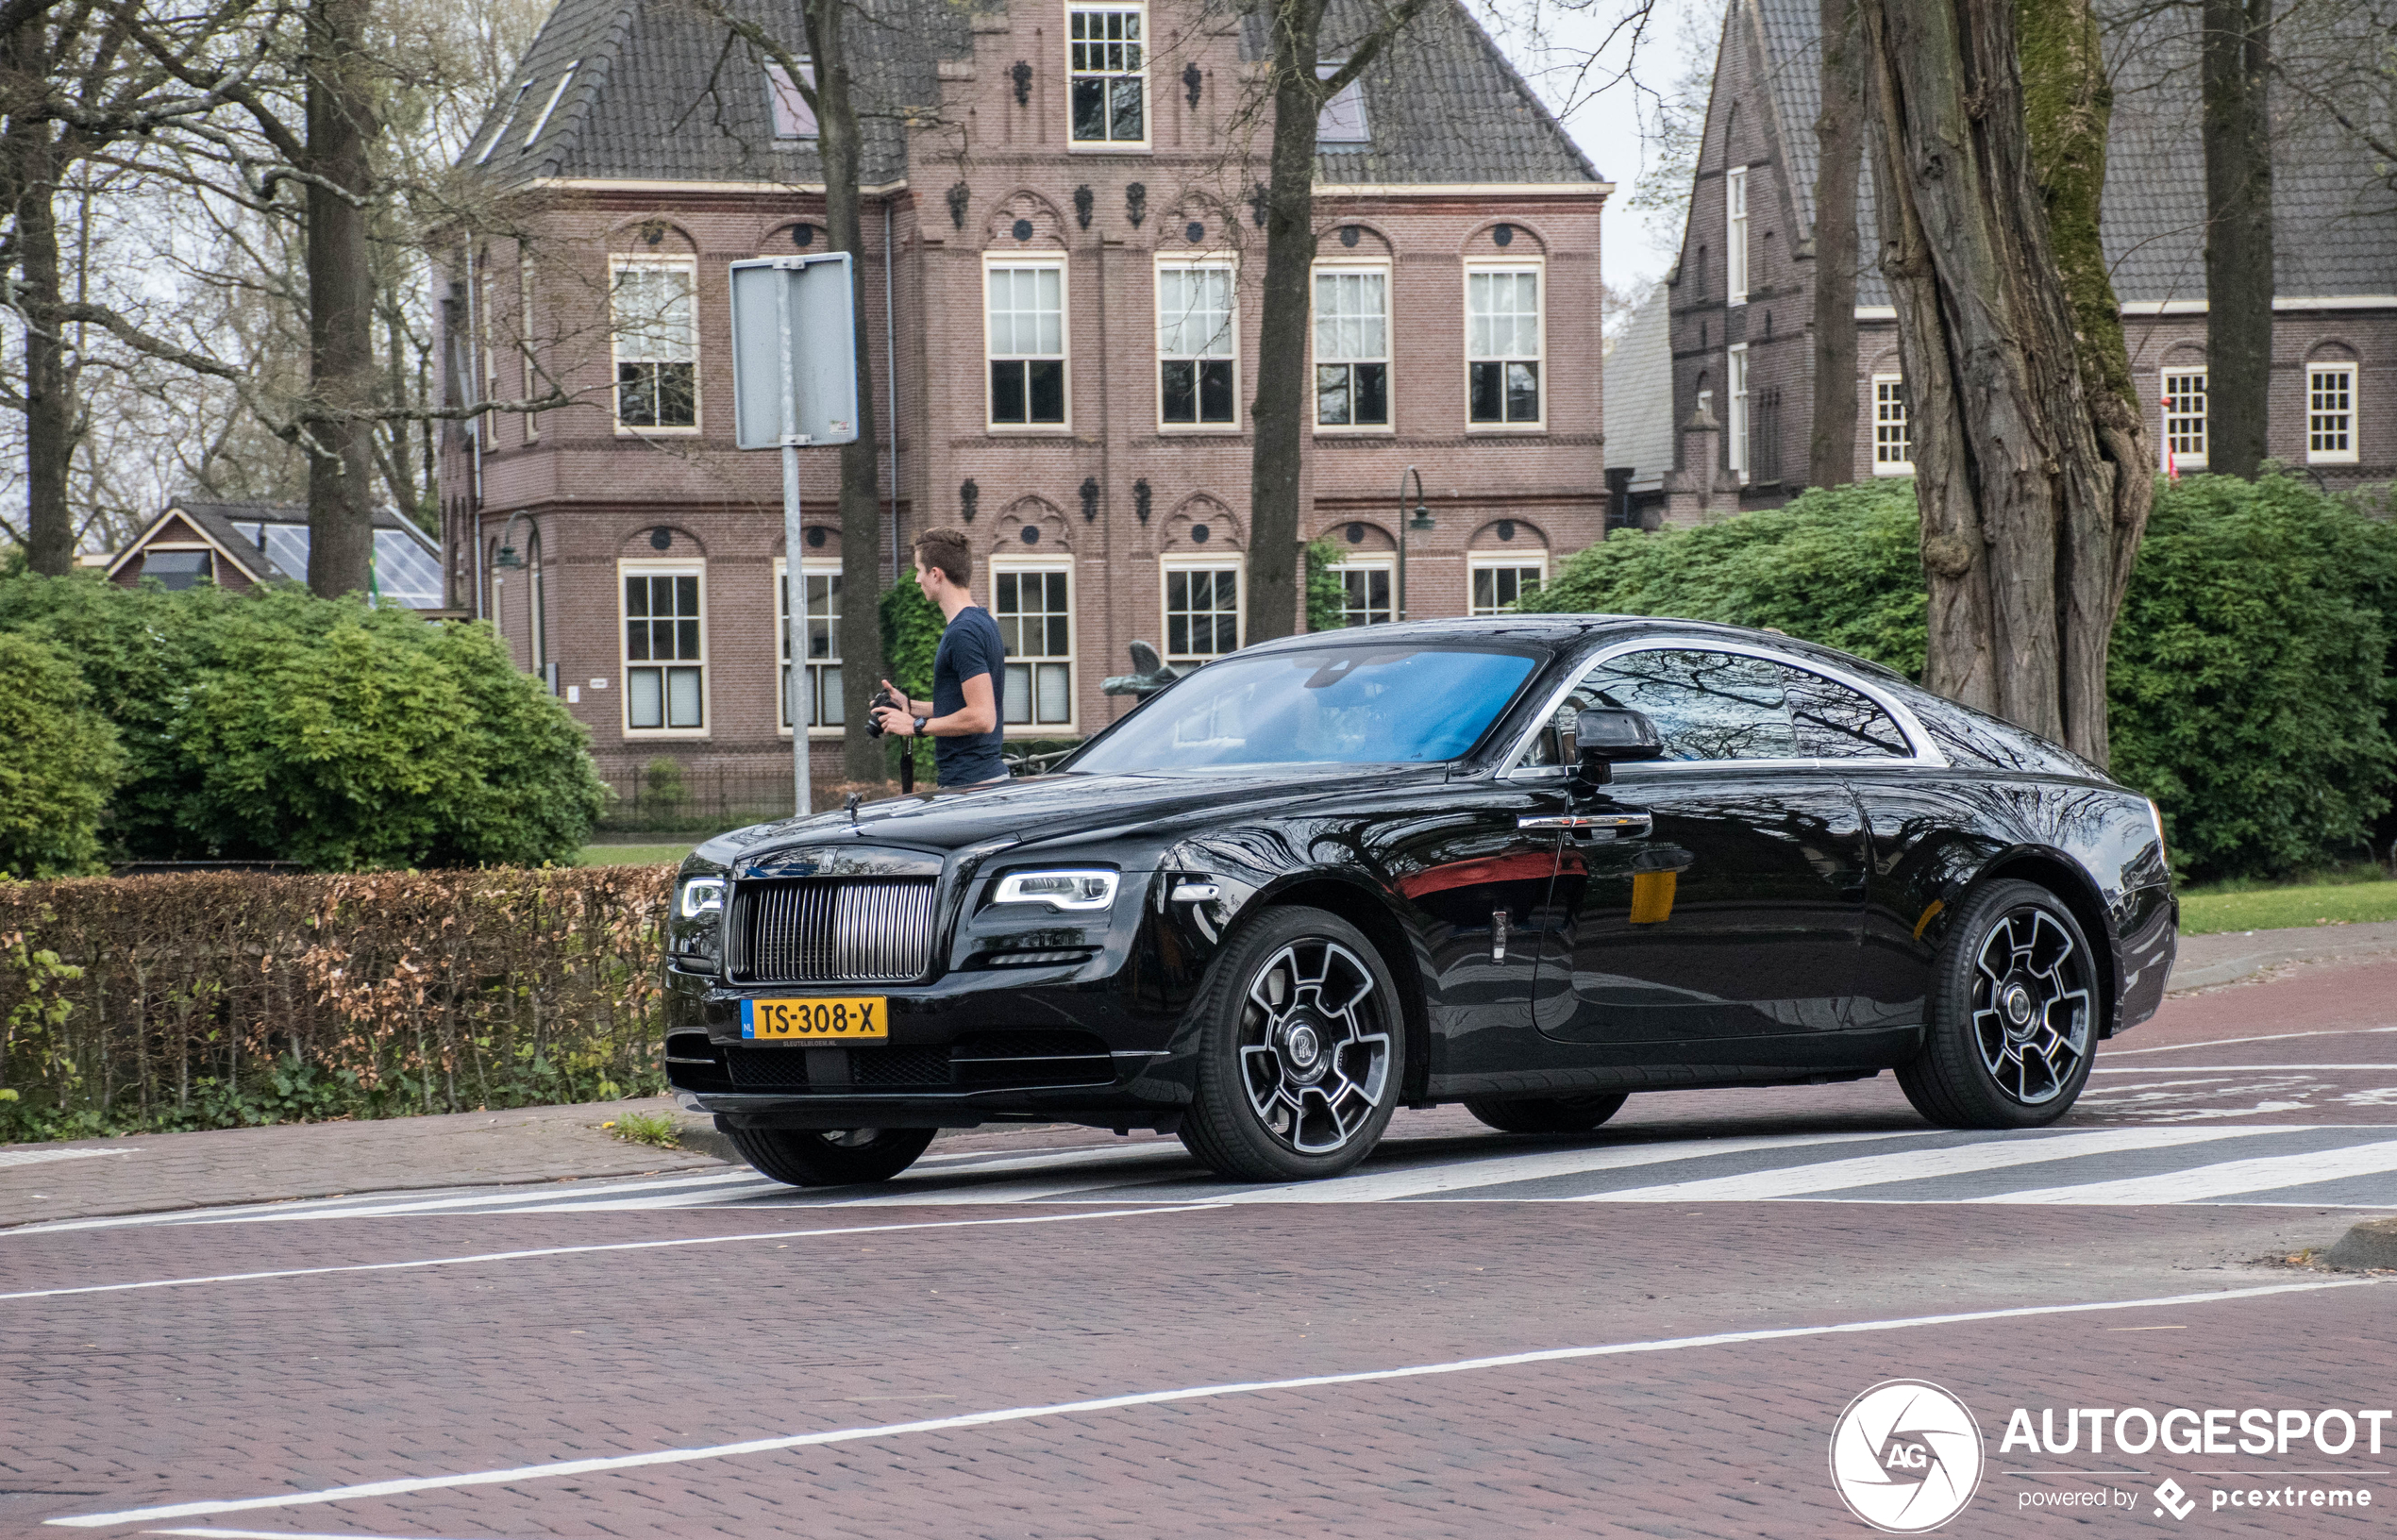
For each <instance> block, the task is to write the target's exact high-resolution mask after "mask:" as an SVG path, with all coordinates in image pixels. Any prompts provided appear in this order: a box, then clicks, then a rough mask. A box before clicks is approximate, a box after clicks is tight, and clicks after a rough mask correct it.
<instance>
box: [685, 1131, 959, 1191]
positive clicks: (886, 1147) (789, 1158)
mask: <svg viewBox="0 0 2397 1540" xmlns="http://www.w3.org/2000/svg"><path fill="white" fill-rule="evenodd" d="M716 1127H717V1128H718V1129H721V1130H723V1131H724V1134H725V1136H726V1137H727V1138H729V1139H730V1140H731V1141H732V1147H733V1148H735V1149H737V1150H739V1151H740V1152H741V1158H742V1159H743V1160H745V1161H746V1162H748V1163H750V1164H751V1165H754V1166H756V1167H757V1168H758V1170H759V1172H760V1173H761V1174H763V1175H764V1176H769V1177H772V1178H773V1179H774V1180H777V1181H780V1182H787V1183H789V1184H790V1185H791V1186H794V1187H846V1186H849V1185H852V1184H854V1183H857V1182H864V1181H888V1180H891V1179H892V1178H893V1177H896V1176H897V1175H898V1174H899V1173H900V1172H902V1171H904V1170H906V1169H907V1168H908V1167H909V1166H911V1165H914V1163H915V1158H916V1157H917V1156H918V1155H921V1154H923V1153H924V1149H925V1147H926V1146H928V1145H930V1143H931V1142H932V1135H933V1134H934V1133H935V1132H937V1131H939V1130H934V1129H735V1128H730V1127H728V1126H727V1125H726V1124H725V1122H724V1121H723V1120H722V1119H721V1118H719V1119H717V1121H716Z"/></svg>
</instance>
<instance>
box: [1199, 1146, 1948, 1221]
mask: <svg viewBox="0 0 2397 1540" xmlns="http://www.w3.org/2000/svg"><path fill="white" fill-rule="evenodd" d="M1939 1131H1940V1130H1936V1129H1922V1130H1901V1131H1899V1132H1896V1133H1819V1134H1757V1135H1753V1136H1751V1137H1747V1138H1738V1139H1679V1140H1674V1141H1672V1142H1670V1143H1668V1144H1645V1145H1601V1146H1599V1147H1596V1148H1582V1149H1551V1150H1542V1151H1540V1152H1539V1153H1537V1154H1533V1155H1499V1156H1493V1157H1492V1158H1490V1159H1488V1160H1482V1161H1450V1162H1446V1163H1441V1164H1439V1165H1430V1166H1416V1167H1413V1168H1410V1169H1408V1170H1404V1171H1379V1172H1369V1173H1367V1174H1366V1175H1364V1176H1361V1177H1333V1178H1331V1179H1329V1180H1323V1181H1294V1182H1291V1183H1289V1184H1287V1185H1285V1186H1273V1187H1244V1188H1242V1189H1241V1190H1240V1191H1238V1192H1236V1193H1229V1194H1226V1195H1225V1196H1224V1197H1220V1198H1217V1199H1216V1200H1215V1201H1217V1202H1220V1203H1227V1204H1230V1203H1386V1202H1389V1201H1391V1200H1392V1199H1394V1198H1403V1197H1423V1196H1425V1195H1426V1194H1430V1193H1452V1192H1457V1191H1460V1190H1463V1189H1466V1188H1472V1187H1496V1186H1500V1185H1501V1184H1503V1183H1507V1182H1516V1181H1540V1180H1546V1179H1548V1178H1551V1177H1575V1176H1580V1175H1582V1174H1583V1173H1584V1172H1588V1171H1614V1170H1619V1169H1621V1168H1622V1167H1624V1166H1631V1165H1659V1164H1663V1163H1666V1162H1668V1161H1697V1160H1703V1159H1705V1158H1706V1157H1707V1156H1710V1155H1738V1154H1744V1153H1746V1152H1748V1151H1750V1150H1758V1149H1811V1148H1813V1147H1816V1146H1818V1145H1844V1144H1854V1143H1856V1142H1857V1141H1859V1140H1867V1139H1928V1138H1932V1137H1934V1136H1936V1134H1937V1133H1938V1132H1939Z"/></svg>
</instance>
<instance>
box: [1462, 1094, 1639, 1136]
mask: <svg viewBox="0 0 2397 1540" xmlns="http://www.w3.org/2000/svg"><path fill="white" fill-rule="evenodd" d="M1629 1099H1630V1097H1629V1096H1626V1095H1625V1094H1624V1093H1622V1092H1620V1091H1600V1092H1594V1093H1592V1094H1590V1095H1588V1096H1529V1097H1518V1098H1516V1099H1513V1100H1508V1101H1490V1100H1484V1099H1483V1098H1480V1097H1474V1096H1468V1097H1467V1098H1466V1102H1465V1110H1466V1111H1467V1112H1468V1113H1472V1114H1473V1115H1474V1116H1475V1117H1478V1118H1480V1119H1481V1120H1482V1121H1483V1122H1484V1123H1486V1124H1488V1125H1489V1126H1490V1127H1491V1128H1494V1129H1496V1130H1499V1131H1500V1133H1586V1132H1587V1131H1588V1130H1591V1129H1594V1128H1596V1127H1598V1126H1599V1125H1600V1124H1601V1123H1603V1122H1605V1121H1606V1120H1607V1119H1608V1118H1610V1117H1613V1116H1614V1115H1615V1114H1616V1113H1618V1112H1620V1111H1621V1110H1622V1107H1623V1103H1624V1102H1625V1101H1627V1100H1629Z"/></svg>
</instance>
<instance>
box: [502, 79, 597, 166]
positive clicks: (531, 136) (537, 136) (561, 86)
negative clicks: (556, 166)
mask: <svg viewBox="0 0 2397 1540" xmlns="http://www.w3.org/2000/svg"><path fill="white" fill-rule="evenodd" d="M581 67H582V66H581V65H580V64H578V63H577V64H569V65H567V66H566V73H565V74H563V75H560V76H558V84H557V86H556V87H555V88H554V89H552V90H551V91H550V92H549V100H547V101H546V102H544V103H542V105H541V116H539V117H537V118H535V119H533V120H532V126H531V127H529V128H528V129H526V130H525V143H524V150H530V149H531V148H532V147H533V146H534V145H535V144H537V143H539V142H541V131H542V130H543V129H545V128H546V127H548V126H549V115H550V114H551V113H553V112H555V111H557V110H558V101H559V98H561V97H562V96H563V95H565V94H566V88H567V87H568V86H571V85H573V84H574V83H575V71H577V70H578V69H580V68H581ZM517 153H519V154H522V153H524V151H523V150H520V151H518V152H517Z"/></svg>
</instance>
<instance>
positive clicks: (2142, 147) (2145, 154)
mask: <svg viewBox="0 0 2397 1540" xmlns="http://www.w3.org/2000/svg"><path fill="white" fill-rule="evenodd" d="M2109 8H2110V7H2108V6H2106V5H2104V4H2101V7H2100V9H2101V12H2104V11H2106V10H2108V9H2109ZM2124 11H2125V19H2123V20H2122V21H2120V23H2119V24H2118V25H2110V26H2109V27H2108V28H2107V30H2106V34H2105V53H2106V68H2107V73H2108V75H2109V77H2110V78H2111V80H2112V82H2113V85H2114V120H2113V127H2112V131H2111V133H2110V134H2109V136H2108V139H2107V146H2106V155H2107V159H2106V168H2105V203H2104V222H2105V223H2104V236H2105V253H2106V258H2107V259H2108V260H2109V262H2111V264H2112V267H2113V277H2114V288H2115V293H2116V294H2117V296H2118V297H2120V299H2121V300H2122V301H2124V302H2125V303H2142V302H2146V303H2153V302H2156V301H2164V300H2203V299H2204V297H2205V159H2204V147H2203V145H2202V143H2201V142H2200V140H2199V137H2198V89H2197V33H2196V25H2197V24H2196V19H2195V18H2196V14H2197V13H2196V11H2195V9H2194V8H2186V7H2164V8H2140V9H2138V10H2136V11H2134V10H2131V9H2130V8H2128V7H2127V5H2126V6H2125V7H2124ZM1724 25H1725V27H1726V32H1725V37H1726V39H1728V38H1729V37H1730V36H1731V34H1730V32H1729V30H1728V29H1729V28H1732V27H1742V26H1744V27H1752V28H1754V32H1753V34H1752V36H1754V37H1756V38H1757V39H1759V40H1760V41H1761V42H1762V43H1763V51H1764V59H1765V69H1766V75H1767V83H1768V85H1769V87H1770V88H1771V91H1770V94H1771V106H1772V109H1773V114H1774V117H1775V119H1776V120H1777V121H1776V124H1775V128H1776V131H1777V137H1778V138H1779V140H1780V142H1781V146H1782V153H1783V157H1784V164H1785V167H1786V168H1787V170H1788V174H1789V180H1790V195H1791V197H1792V199H1793V200H1794V201H1795V203H1796V206H1797V215H1798V223H1799V227H1800V228H1801V229H1802V230H1811V229H1812V228H1813V227H1814V218H1815V211H1814V199H1815V177H1816V175H1817V172H1816V141H1815V131H1814V124H1815V116H1816V113H1817V111H1818V110H1819V107H1820V104H1821V101H1822V89H1821V67H1822V66H1821V58H1820V50H1821V31H1820V25H1819V7H1818V5H1817V3H1816V0H1736V3H1735V5H1734V6H1733V7H1732V9H1731V12H1730V14H1729V15H1728V16H1727V17H1726V18H1725V21H1724ZM2358 25H2360V22H2359V23H2358ZM2386 44H2387V40H2386V39H2381V40H2378V45H2379V46H2383V47H2385V46H2386ZM2309 45H2310V46H2315V47H2332V46H2336V40H2335V39H2330V40H2325V39H2319V38H2318V39H2314V40H2311V42H2310V43H2309ZM2355 45H2356V46H2357V47H2359V48H2369V47H2371V46H2373V40H2371V39H2368V38H2363V37H2358V38H2357V39H2355ZM2279 46H2280V43H2279V41H2278V40H2276V42H2275V47H2276V49H2277V48H2278V47H2279ZM2285 62H2286V61H2285ZM2276 89H2277V88H2276ZM2288 96H2289V93H2288V92H2285V91H2284V92H2282V96H2281V98H2280V99H2279V101H2278V102H2277V104H2276V118H2277V122H2276V125H2275V128H2276V137H2275V140H2274V144H2273V155H2272V220H2273V225H2274V231H2273V280H2274V281H2273V289H2274V291H2275V292H2276V293H2281V294H2285V295H2307V296H2315V295H2341V294H2397V198H2393V197H2392V195H2391V192H2390V190H2389V184H2388V182H2387V181H2385V180H2383V179H2381V178H2380V177H2377V176H2374V167H2373V166H2372V160H2371V157H2369V156H2368V155H2367V154H2365V153H2363V152H2362V151H2361V149H2360V148H2359V147H2358V146H2357V145H2356V144H2355V142H2353V141H2351V140H2348V139H2346V138H2345V137H2344V136H2343V134H2342V133H2341V131H2340V130H2339V129H2338V126H2337V124H2336V123H2335V122H2333V121H2332V120H2331V119H2330V118H2329V116H2328V114H2326V113H2324V112H2322V111H2321V110H2320V109H2310V108H2308V107H2306V106H2305V105H2304V104H2302V103H2295V102H2292V101H2290V100H2289V99H2288ZM1866 153H1867V154H1868V155H1869V154H1870V153H1871V152H1870V147H1869V145H1868V147H1867V152H1866ZM1860 180H1861V186H1860V187H1859V189H1858V193H1857V199H1856V218H1857V221H1858V224H1859V226H1861V227H1862V228H1863V230H1864V231H1865V232H1866V237H1865V242H1864V250H1865V251H1866V252H1867V253H1868V254H1869V253H1870V251H1871V250H1872V249H1873V240H1872V234H1871V232H1872V230H1873V227H1874V225H1873V218H1874V216H1873V198H1872V178H1871V168H1870V166H1869V164H1868V165H1867V167H1866V170H1865V173H1864V175H1863V176H1862V177H1861V178H1860ZM1856 298H1857V301H1858V302H1859V303H1860V304H1867V305H1886V304H1887V303H1889V289H1888V285H1887V284H1886V282H1884V281H1883V279H1882V276H1881V273H1880V270H1879V269H1878V268H1877V267H1875V266H1874V265H1873V264H1872V263H1871V262H1870V261H1869V260H1868V261H1867V262H1866V263H1865V264H1864V267H1863V271H1862V272H1860V273H1859V274H1858V275H1857V279H1856Z"/></svg>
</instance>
